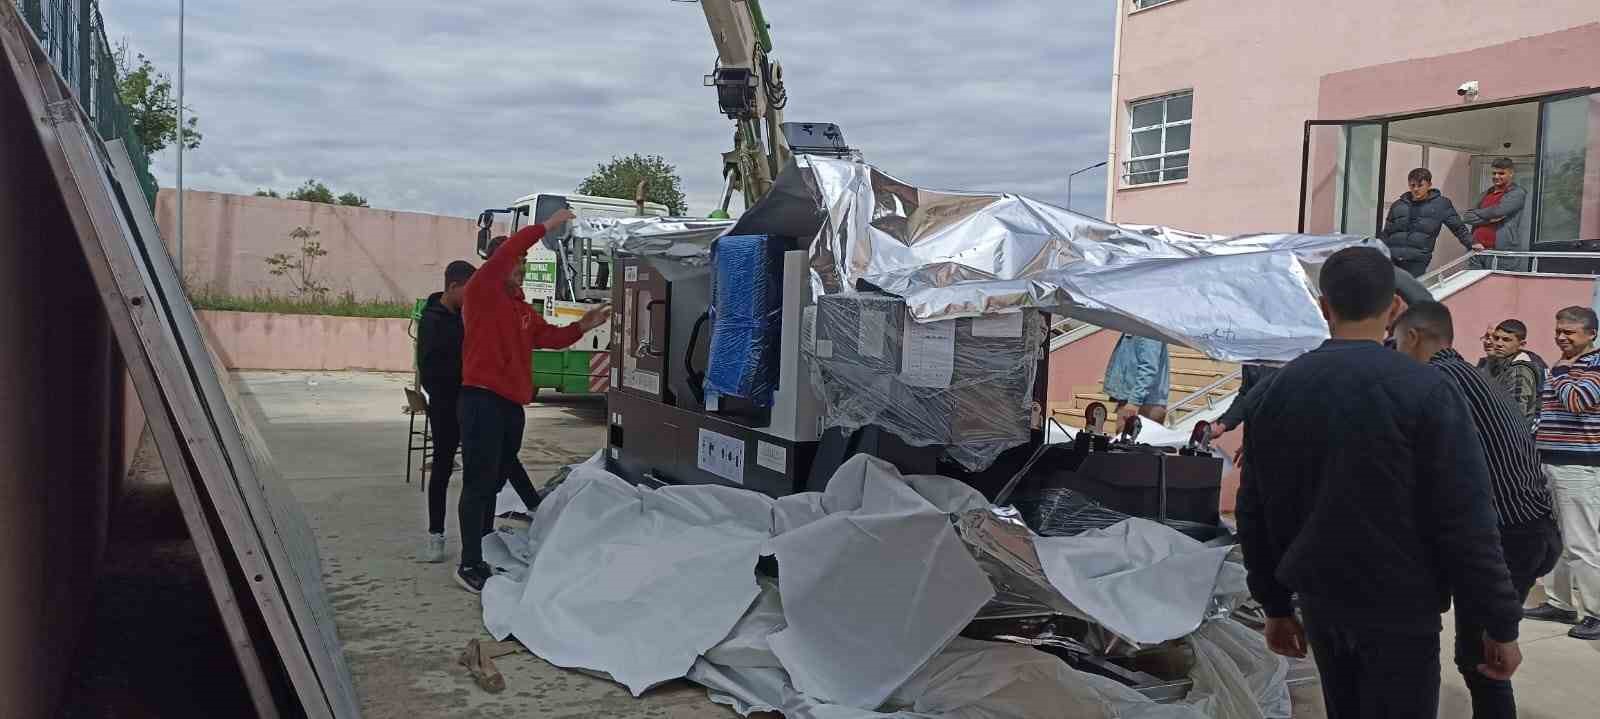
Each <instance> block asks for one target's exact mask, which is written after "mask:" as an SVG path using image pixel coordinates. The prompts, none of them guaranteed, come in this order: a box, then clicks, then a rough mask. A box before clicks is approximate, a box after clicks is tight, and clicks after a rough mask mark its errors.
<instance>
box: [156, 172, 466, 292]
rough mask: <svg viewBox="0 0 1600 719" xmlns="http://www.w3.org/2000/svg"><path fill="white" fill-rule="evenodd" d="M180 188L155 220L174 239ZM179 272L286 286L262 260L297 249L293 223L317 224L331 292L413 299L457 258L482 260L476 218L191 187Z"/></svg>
mask: <svg viewBox="0 0 1600 719" xmlns="http://www.w3.org/2000/svg"><path fill="white" fill-rule="evenodd" d="M177 204H178V203H177V194H176V192H175V191H173V190H161V192H160V194H159V195H158V196H157V198H156V224H157V225H159V226H160V227H161V231H162V234H163V236H164V238H165V239H166V242H167V246H168V248H172V247H174V246H175V242H176V233H175V232H174V231H173V230H172V229H171V228H174V227H176V217H177ZM183 214H184V240H183V241H184V248H183V272H184V276H185V278H187V279H188V280H189V286H190V287H206V286H209V287H211V288H213V289H216V290H221V291H225V292H227V293H229V294H234V295H242V296H248V295H251V294H255V293H258V292H268V291H270V292H276V293H278V294H284V293H286V292H287V291H288V290H289V289H290V287H291V286H290V284H289V282H288V280H287V279H285V278H282V277H273V276H272V275H271V274H268V272H267V263H266V258H268V257H270V256H272V255H273V254H275V253H279V252H290V253H293V252H294V251H295V250H296V248H297V247H298V244H297V243H295V242H294V241H292V240H290V239H289V232H290V231H291V230H293V229H294V228H296V227H306V228H311V229H315V230H318V231H319V232H320V233H321V234H319V235H318V236H317V238H316V239H317V241H319V242H321V243H322V249H324V250H326V251H327V252H328V254H327V256H325V257H322V258H320V259H319V260H318V261H317V274H318V275H319V276H320V277H321V278H322V280H323V282H324V283H325V284H327V285H329V286H330V287H331V288H332V289H333V291H334V292H335V293H338V292H343V291H346V290H349V291H351V292H354V293H355V295H356V297H357V298H359V299H372V298H379V299H387V300H397V301H410V300H413V299H416V298H418V297H426V296H427V295H428V293H430V292H434V291H437V290H439V289H443V286H444V268H445V265H448V264H450V262H451V261H452V260H468V261H470V262H472V263H473V264H478V263H479V260H478V257H477V255H476V254H475V251H474V247H475V245H474V242H475V240H476V238H477V233H478V227H477V222H476V221H475V220H469V219H463V218H459V217H441V216H439V215H426V214H422V213H417V212H398V211H395V210H374V209H367V208H362V207H341V206H337V205H324V204H319V203H315V202H300V201H297V200H279V199H273V198H268V197H251V196H246V195H230V194H226V193H221V192H200V191H194V190H190V191H187V192H185V194H184V205H183Z"/></svg>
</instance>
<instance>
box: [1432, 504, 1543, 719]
mask: <svg viewBox="0 0 1600 719" xmlns="http://www.w3.org/2000/svg"><path fill="white" fill-rule="evenodd" d="M1500 547H1501V549H1502V550H1504V552H1505V556H1506V568H1507V569H1509V570H1511V586H1512V587H1513V588H1514V589H1516V590H1517V596H1519V597H1522V598H1523V599H1527V598H1528V591H1529V590H1531V589H1533V584H1534V582H1537V581H1538V580H1539V577H1542V576H1544V575H1546V574H1549V573H1550V570H1551V569H1554V568H1555V566H1556V561H1557V560H1558V559H1559V558H1560V557H1561V531H1560V530H1559V529H1557V528H1556V523H1555V520H1554V519H1549V518H1547V519H1544V520H1540V521H1536V522H1528V523H1527V524H1522V525H1518V526H1513V527H1501V528H1500ZM1482 663H1483V626H1482V625H1480V624H1478V623H1476V622H1473V621H1470V620H1469V619H1467V618H1465V617H1463V616H1462V615H1461V612H1459V611H1458V612H1456V669H1457V670H1458V671H1460V672H1461V678H1462V679H1464V680H1466V683H1467V691H1468V692H1469V693H1471V694H1472V717H1473V719H1502V718H1503V719H1515V717H1516V716H1517V701H1516V696H1515V695H1514V694H1513V693H1512V691H1511V682H1510V681H1509V680H1507V681H1501V680H1498V679H1490V678H1488V677H1486V676H1484V675H1482V674H1479V673H1478V665H1479V664H1482Z"/></svg>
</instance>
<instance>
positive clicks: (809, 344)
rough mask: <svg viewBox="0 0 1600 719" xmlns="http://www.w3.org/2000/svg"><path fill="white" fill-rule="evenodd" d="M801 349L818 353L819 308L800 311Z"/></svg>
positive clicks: (813, 307) (811, 307) (814, 306)
mask: <svg viewBox="0 0 1600 719" xmlns="http://www.w3.org/2000/svg"><path fill="white" fill-rule="evenodd" d="M800 349H801V350H802V351H804V352H810V353H811V354H816V353H817V306H816V305H812V306H810V307H807V308H805V309H803V310H800Z"/></svg>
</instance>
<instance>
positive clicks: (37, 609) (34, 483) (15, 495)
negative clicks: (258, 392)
mask: <svg viewBox="0 0 1600 719" xmlns="http://www.w3.org/2000/svg"><path fill="white" fill-rule="evenodd" d="M22 107H23V105H22V97H21V96H20V95H18V94H17V92H16V82H15V80H14V78H13V77H12V74H11V65H10V64H9V63H7V62H4V61H0V295H3V296H4V297H5V301H4V302H0V407H4V411H0V468H4V469H3V472H4V474H3V476H0V697H3V699H0V707H3V708H0V715H4V716H16V717H48V716H54V715H55V709H56V705H57V703H58V700H59V697H60V695H61V691H62V689H63V687H64V685H65V680H66V678H67V671H68V670H69V668H70V667H69V664H70V662H71V660H72V658H73V655H74V650H75V649H76V647H77V646H78V642H79V640H80V639H81V636H80V634H81V629H82V627H83V623H84V621H85V620H87V618H88V616H89V611H90V608H91V607H90V600H91V597H92V595H93V586H94V582H95V579H96V575H97V574H98V571H99V567H98V564H99V562H100V558H101V556H102V552H103V550H104V548H105V541H106V529H107V522H108V518H109V515H110V507H111V504H112V500H113V497H114V495H115V492H116V490H117V487H118V486H119V484H120V476H121V472H122V469H123V467H124V463H123V461H122V458H123V456H125V455H124V454H123V452H122V449H123V448H122V446H121V445H122V441H123V428H124V425H123V424H122V417H123V410H124V409H126V407H125V406H124V403H123V401H122V398H123V397H124V393H125V385H124V382H123V378H124V376H125V375H124V372H123V369H122V364H121V362H120V360H119V359H118V357H117V355H116V350H115V342H114V341H113V338H112V334H111V330H110V326H109V324H108V323H107V321H106V317H105V312H104V309H103V308H102V306H101V303H100V297H99V293H98V292H97V291H96V289H95V285H94V282H93V281H92V280H91V279H90V275H89V268H88V264H87V263H86V261H85V260H84V257H83V252H82V250H81V249H80V247H79V245H78V243H77V239H76V238H75V237H74V235H73V232H72V226H71V222H70V220H69V218H68V216H67V213H66V209H65V207H63V205H62V204H61V198H60V196H59V194H58V193H57V191H56V186H55V183H54V182H53V181H52V180H51V179H50V178H52V177H53V175H52V172H51V169H50V167H49V164H48V162H47V160H46V158H45V155H44V153H43V152H42V150H41V148H40V145H39V142H38V139H37V138H38V136H39V135H38V128H37V127H36V126H35V125H34V118H33V117H31V116H30V114H29V113H28V112H25V111H23V112H17V111H14V110H17V109H19V108H22Z"/></svg>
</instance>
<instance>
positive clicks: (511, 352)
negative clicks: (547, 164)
mask: <svg viewBox="0 0 1600 719" xmlns="http://www.w3.org/2000/svg"><path fill="white" fill-rule="evenodd" d="M543 238H544V225H539V224H535V225H529V226H528V227H524V228H522V229H521V230H518V231H517V234H514V235H512V236H511V237H510V239H507V240H506V241H505V242H503V243H501V244H500V248H499V249H497V250H495V252H494V254H493V255H492V256H490V257H489V259H488V261H486V262H484V263H483V266H482V267H479V268H478V271H477V272H475V273H473V275H472V279H470V280H467V287H466V291H465V293H464V294H463V297H462V301H461V317H462V319H463V320H465V322H466V328H467V329H466V339H465V341H464V342H463V346H462V351H461V386H463V387H481V388H483V389H486V390H489V391H490V392H493V393H495V394H497V395H500V396H501V397H504V398H506V399H508V400H510V401H512V402H516V403H517V404H527V403H529V402H532V401H533V350H534V349H535V348H543V349H554V348H559V347H567V346H569V345H571V344H573V343H574V342H577V341H578V340H579V339H580V338H582V337H583V328H581V327H579V326H578V323H576V322H574V323H572V324H570V325H567V326H565V327H556V326H553V325H551V324H550V323H548V322H545V321H544V318H543V317H540V316H539V313H537V312H535V311H533V306H532V305H530V304H528V303H527V301H526V300H524V299H523V297H522V290H521V289H518V290H517V291H516V293H515V295H513V294H511V293H508V292H507V291H506V278H507V277H510V276H511V273H512V272H514V271H516V269H517V267H518V266H519V265H521V264H522V262H523V260H524V259H525V258H524V257H523V255H524V254H526V253H527V252H528V248H530V247H533V245H534V243H536V242H538V241H539V240H540V239H543Z"/></svg>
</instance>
